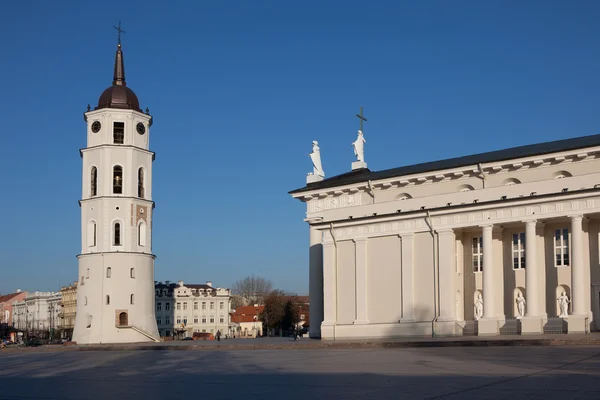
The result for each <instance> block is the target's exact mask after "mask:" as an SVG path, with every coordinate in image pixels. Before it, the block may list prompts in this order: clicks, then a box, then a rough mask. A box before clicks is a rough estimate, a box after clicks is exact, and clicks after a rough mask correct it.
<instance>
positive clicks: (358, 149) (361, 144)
mask: <svg viewBox="0 0 600 400" xmlns="http://www.w3.org/2000/svg"><path fill="white" fill-rule="evenodd" d="M365 143H367V141H366V140H365V137H364V136H363V133H362V131H361V130H360V129H359V130H358V137H357V138H356V140H355V141H354V142H352V146H354V155H355V156H356V161H359V162H364V161H365Z"/></svg>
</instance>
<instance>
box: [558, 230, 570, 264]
mask: <svg viewBox="0 0 600 400" xmlns="http://www.w3.org/2000/svg"><path fill="white" fill-rule="evenodd" d="M554 259H555V263H556V264H555V266H556V267H568V266H569V265H570V264H569V263H570V259H569V229H568V228H562V229H556V230H555V231H554Z"/></svg>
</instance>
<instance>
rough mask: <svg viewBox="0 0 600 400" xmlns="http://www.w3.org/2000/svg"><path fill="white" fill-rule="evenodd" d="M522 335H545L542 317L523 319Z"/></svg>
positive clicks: (521, 320)
mask: <svg viewBox="0 0 600 400" xmlns="http://www.w3.org/2000/svg"><path fill="white" fill-rule="evenodd" d="M519 321H520V323H521V335H539V334H541V333H544V327H543V325H542V317H523V318H521V319H520V320H519Z"/></svg>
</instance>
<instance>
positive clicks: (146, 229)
mask: <svg viewBox="0 0 600 400" xmlns="http://www.w3.org/2000/svg"><path fill="white" fill-rule="evenodd" d="M84 117H85V121H86V123H87V147H86V148H84V149H82V150H81V151H80V153H81V157H82V161H83V179H82V189H83V190H82V199H81V201H80V207H81V254H79V256H78V259H79V275H78V276H79V286H78V288H77V316H76V318H75V328H74V332H73V341H75V342H77V343H79V344H81V343H123V342H142V341H149V340H158V339H157V337H158V330H157V327H156V318H155V315H154V258H155V256H154V255H153V254H152V217H153V216H152V213H153V210H154V202H153V201H152V161H153V160H154V153H153V152H151V151H150V150H149V135H150V126H151V125H152V117H151V116H150V115H149V114H148V109H146V113H143V112H142V110H141V109H140V105H139V101H138V98H137V96H136V95H135V93H134V92H133V91H132V90H131V89H130V88H129V87H127V86H126V83H125V67H124V63H123V52H122V50H121V44H119V45H118V47H117V52H116V58H115V68H114V79H113V83H112V86H110V87H108V88H107V89H106V90H105V91H104V92H103V93H102V95H101V96H100V98H99V100H98V105H97V106H96V107H95V108H94V109H93V110H90V109H89V107H88V111H87V112H85V113H84Z"/></svg>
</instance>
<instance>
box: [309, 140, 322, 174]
mask: <svg viewBox="0 0 600 400" xmlns="http://www.w3.org/2000/svg"><path fill="white" fill-rule="evenodd" d="M312 146H313V148H312V153H310V154H309V155H308V156H309V157H310V160H311V161H312V164H313V172H309V173H308V177H307V178H306V183H312V182H317V181H321V180H323V178H324V177H325V171H323V165H322V164H321V151H320V149H319V142H317V141H316V140H313V142H312Z"/></svg>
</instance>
